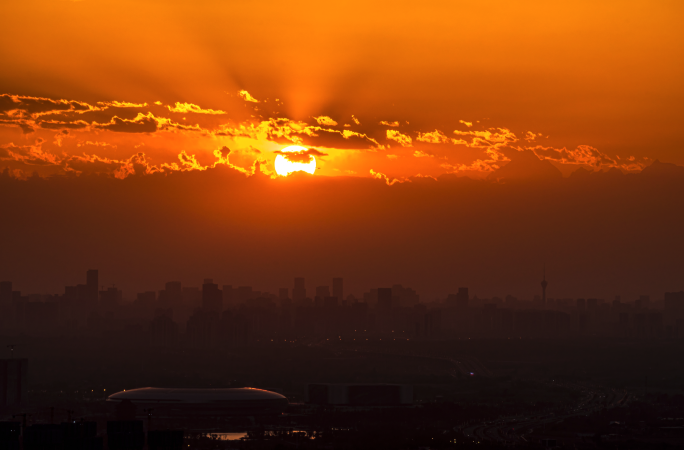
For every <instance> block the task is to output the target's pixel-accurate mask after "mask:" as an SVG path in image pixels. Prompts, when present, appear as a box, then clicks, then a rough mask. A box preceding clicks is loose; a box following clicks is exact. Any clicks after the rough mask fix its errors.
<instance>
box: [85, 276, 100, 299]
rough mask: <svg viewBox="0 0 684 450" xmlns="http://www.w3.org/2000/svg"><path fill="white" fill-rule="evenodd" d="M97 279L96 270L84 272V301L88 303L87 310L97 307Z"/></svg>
mask: <svg viewBox="0 0 684 450" xmlns="http://www.w3.org/2000/svg"><path fill="white" fill-rule="evenodd" d="M98 279H99V275H98V271H97V269H90V270H89V271H88V272H86V289H87V294H86V301H87V302H88V308H89V309H94V308H95V307H96V306H97V300H98V299H97V295H98V286H99V284H98Z"/></svg>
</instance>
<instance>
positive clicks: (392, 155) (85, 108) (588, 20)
mask: <svg viewBox="0 0 684 450" xmlns="http://www.w3.org/2000/svg"><path fill="white" fill-rule="evenodd" d="M682 12H684V5H683V4H682V3H681V2H676V1H672V2H665V1H661V2H655V1H649V2H645V1H643V2H636V1H615V2H608V1H606V2H600V3H597V2H589V1H587V2H578V1H575V2H566V3H565V4H560V3H558V2H553V3H549V2H533V1H529V2H506V1H481V2H467V3H465V2H464V3H460V2H453V1H444V2H405V3H404V4H399V3H397V2H379V1H376V2H367V1H363V2H355V1H349V2H344V3H343V4H329V3H321V2H277V1H264V2H226V1H209V0H207V1H193V2H189V1H185V2H182V1H164V2H162V1H148V0H136V1H121V0H117V1H109V0H81V1H68V0H24V1H21V2H18V1H17V2H3V3H2V4H0V16H2V17H3V18H5V19H6V20H5V21H4V22H3V27H2V28H0V55H2V61H3V62H2V66H3V69H2V71H0V93H4V94H5V95H4V96H3V97H0V125H2V126H0V168H3V167H10V169H12V170H14V171H15V173H16V174H17V175H18V176H26V175H28V174H30V173H32V172H33V171H38V172H39V173H40V174H42V175H49V174H55V173H65V172H70V173H74V174H78V173H107V174H110V175H112V176H117V177H125V176H128V175H129V174H131V173H134V172H135V171H136V170H137V171H138V173H141V172H154V171H171V170H197V169H201V168H204V167H209V166H213V165H215V164H217V163H218V164H230V165H233V166H234V167H238V168H241V169H244V171H245V172H246V173H251V172H252V171H253V170H254V169H253V166H254V163H255V161H260V162H261V166H260V170H261V171H263V172H265V173H267V174H272V173H273V161H274V159H275V157H276V154H274V153H273V152H274V151H277V150H280V149H281V148H282V147H283V146H284V145H287V144H302V145H305V146H307V147H314V148H316V149H317V151H319V152H321V153H322V154H325V155H326V156H319V157H317V160H318V170H317V172H316V173H317V175H327V176H335V175H355V176H363V177H371V176H373V174H378V173H380V174H387V175H388V176H389V177H391V178H392V177H396V178H398V179H402V178H404V177H410V176H416V175H423V176H438V175H441V174H443V173H458V174H465V175H469V176H475V177H481V176H483V175H487V174H488V173H489V172H491V171H492V170H494V169H496V168H497V167H500V166H501V165H504V164H505V163H506V162H507V161H509V160H510V159H515V158H516V155H518V154H519V152H520V151H529V150H532V151H534V152H535V153H536V154H537V155H538V156H540V157H544V158H547V159H549V160H551V161H554V162H555V164H556V165H557V166H558V167H559V168H560V169H561V171H562V172H563V173H564V174H565V175H567V174H569V173H570V172H572V171H574V170H575V169H576V168H577V167H578V165H579V164H589V165H592V166H594V168H596V169H599V168H600V169H607V168H610V167H618V168H620V169H622V170H639V169H641V168H642V167H643V166H645V165H648V164H650V163H651V162H652V161H653V160H655V159H660V160H662V161H668V162H674V163H677V164H684V155H683V154H682V151H681V149H682V145H683V143H684V138H683V137H682V134H681V133H680V129H681V122H682V119H684V117H683V116H684V110H683V109H682V107H681V105H682V100H683V95H682V94H683V93H684V84H683V83H682V82H681V80H682V79H684V70H683V69H684V58H682V57H681V55H684V45H683V44H684V31H682V27H681V23H682V18H683V14H682ZM241 91H243V92H245V93H248V94H244V93H243V95H242V96H241V95H240V94H239V93H240V92H241ZM37 98H38V99H37ZM40 98H42V99H43V100H40ZM155 102H157V103H155ZM226 148H227V149H226ZM228 149H229V150H230V152H229V151H228ZM136 155H137V156H136Z"/></svg>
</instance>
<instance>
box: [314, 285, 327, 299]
mask: <svg viewBox="0 0 684 450" xmlns="http://www.w3.org/2000/svg"><path fill="white" fill-rule="evenodd" d="M316 297H318V298H321V299H324V298H326V297H330V287H329V286H318V287H317V288H316Z"/></svg>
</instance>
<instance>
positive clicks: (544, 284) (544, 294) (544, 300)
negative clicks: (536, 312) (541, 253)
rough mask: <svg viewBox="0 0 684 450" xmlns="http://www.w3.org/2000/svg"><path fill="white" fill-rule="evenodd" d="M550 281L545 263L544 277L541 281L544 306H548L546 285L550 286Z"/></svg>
mask: <svg viewBox="0 0 684 450" xmlns="http://www.w3.org/2000/svg"><path fill="white" fill-rule="evenodd" d="M548 284H549V283H547V282H546V264H544V278H543V279H542V282H541V287H542V308H546V286H548Z"/></svg>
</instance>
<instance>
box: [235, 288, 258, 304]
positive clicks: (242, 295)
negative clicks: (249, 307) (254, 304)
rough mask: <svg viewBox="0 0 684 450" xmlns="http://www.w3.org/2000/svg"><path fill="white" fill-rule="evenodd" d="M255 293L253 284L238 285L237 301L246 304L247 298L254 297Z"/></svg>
mask: <svg viewBox="0 0 684 450" xmlns="http://www.w3.org/2000/svg"><path fill="white" fill-rule="evenodd" d="M253 296H254V295H253V293H252V286H238V288H237V301H238V304H240V305H244V304H245V303H247V300H249V299H250V298H252V297H253Z"/></svg>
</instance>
